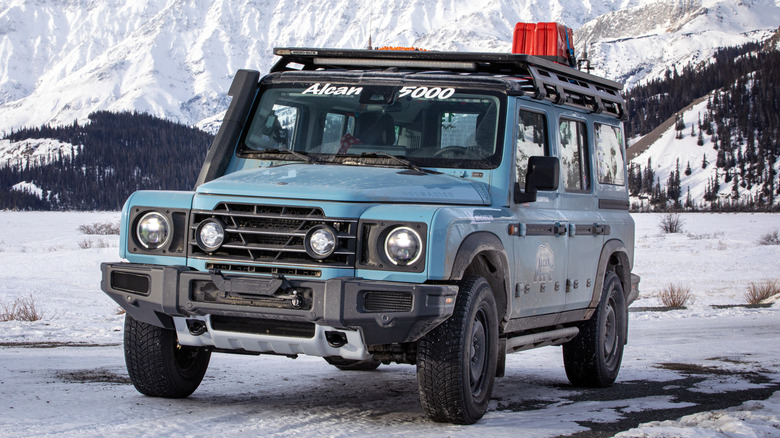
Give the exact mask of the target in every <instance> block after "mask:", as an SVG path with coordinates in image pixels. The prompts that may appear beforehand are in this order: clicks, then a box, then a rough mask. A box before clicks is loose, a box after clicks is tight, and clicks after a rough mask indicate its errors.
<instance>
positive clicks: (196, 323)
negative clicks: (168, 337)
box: [187, 319, 208, 336]
mask: <svg viewBox="0 0 780 438" xmlns="http://www.w3.org/2000/svg"><path fill="white" fill-rule="evenodd" d="M187 330H189V331H190V334H191V335H192V336H200V335H202V334H203V333H206V331H207V330H208V328H207V327H206V323H205V322H204V321H201V320H199V319H188V320H187Z"/></svg>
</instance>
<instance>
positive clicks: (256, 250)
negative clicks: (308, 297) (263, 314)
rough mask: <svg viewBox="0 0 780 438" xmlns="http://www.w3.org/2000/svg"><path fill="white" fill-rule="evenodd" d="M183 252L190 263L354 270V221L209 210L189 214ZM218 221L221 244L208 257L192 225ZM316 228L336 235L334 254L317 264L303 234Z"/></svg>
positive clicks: (277, 209) (288, 211)
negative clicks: (221, 230) (329, 229)
mask: <svg viewBox="0 0 780 438" xmlns="http://www.w3.org/2000/svg"><path fill="white" fill-rule="evenodd" d="M191 218H192V219H191V222H190V236H189V248H190V255H191V256H192V257H195V258H206V259H209V260H219V261H235V262H244V263H246V262H249V263H263V264H287V265H304V266H305V265H309V266H318V267H337V268H343V267H354V266H355V250H356V246H357V238H356V237H357V220H356V219H336V218H328V217H325V214H324V213H323V211H322V209H321V208H318V207H287V206H273V205H254V204H238V203H221V204H219V205H217V206H216V208H214V210H212V211H208V210H195V211H193V214H192V216H191ZM208 218H218V219H220V220H221V221H222V222H224V223H225V225H226V230H225V242H224V243H223V245H222V247H221V248H219V249H218V250H217V251H216V252H214V253H206V252H204V251H203V250H202V249H200V247H198V244H197V241H196V235H195V233H196V232H197V228H198V225H199V224H200V223H201V222H202V221H203V220H205V219H208ZM317 225H328V226H330V227H333V228H334V229H335V230H336V231H337V232H338V236H337V237H338V242H337V246H336V251H334V253H333V254H332V255H331V256H330V257H328V258H326V259H324V260H317V259H315V258H313V257H311V256H309V255H308V254H307V253H306V248H305V247H304V239H305V237H306V233H307V232H308V231H309V230H310V229H311V228H312V227H315V226H317Z"/></svg>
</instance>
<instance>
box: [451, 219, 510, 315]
mask: <svg viewBox="0 0 780 438" xmlns="http://www.w3.org/2000/svg"><path fill="white" fill-rule="evenodd" d="M484 252H490V253H491V254H495V255H496V256H498V257H499V262H500V266H497V269H499V270H501V272H498V273H497V275H500V276H501V279H502V281H503V287H504V291H503V292H504V293H503V296H498V292H499V291H496V290H493V294H494V295H496V300H497V304H498V305H499V309H498V311H499V312H501V311H502V309H503V315H501V318H502V319H503V320H504V321H506V320H507V318H508V316H509V315H511V304H512V299H511V298H512V297H511V293H512V288H511V281H512V277H511V275H510V272H509V268H510V265H509V257H508V256H507V254H506V249H505V248H504V244H503V243H502V242H501V239H499V238H498V236H496V235H495V234H493V233H491V232H488V231H477V232H474V233H472V234H469V235H468V236H467V237H466V238H465V239H463V242H462V243H461V244H460V247H458V252H457V254H456V256H455V261H454V262H453V263H452V269H451V271H450V280H452V281H459V280H461V279H463V276H464V274H465V273H466V269H468V267H469V266H470V265H471V264H472V262H473V261H474V259H475V258H476V257H477V256H478V255H479V254H482V253H484ZM494 279H495V277H493V278H486V280H488V282H489V283H492V282H493V280H494ZM494 289H495V288H494Z"/></svg>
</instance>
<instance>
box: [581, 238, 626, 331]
mask: <svg viewBox="0 0 780 438" xmlns="http://www.w3.org/2000/svg"><path fill="white" fill-rule="evenodd" d="M607 271H613V272H615V274H617V276H618V278H619V279H620V284H621V286H623V295H624V296H625V298H626V303H628V297H629V294H630V293H631V260H630V259H629V257H628V249H627V248H626V246H625V245H624V244H623V242H621V241H620V240H617V239H613V240H610V241H608V242H607V243H605V244H604V246H603V247H602V248H601V255H600V256H599V264H598V267H597V268H596V278H595V280H594V283H593V297H592V298H591V300H590V304H589V305H588V313H587V315H586V319H589V318H590V317H591V316H592V315H593V312H595V311H596V306H598V304H599V300H600V299H601V289H602V288H603V287H604V277H605V276H606V275H607Z"/></svg>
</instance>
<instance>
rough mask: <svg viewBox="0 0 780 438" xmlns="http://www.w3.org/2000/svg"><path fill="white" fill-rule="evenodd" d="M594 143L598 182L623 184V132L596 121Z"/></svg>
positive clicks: (624, 163) (624, 179)
mask: <svg viewBox="0 0 780 438" xmlns="http://www.w3.org/2000/svg"><path fill="white" fill-rule="evenodd" d="M595 143H596V162H597V166H598V173H599V182H600V183H602V184H613V185H620V186H622V185H624V184H625V181H626V175H625V168H626V161H625V157H624V156H623V153H624V148H623V134H622V132H621V130H620V128H617V127H614V126H609V125H603V124H601V123H596V128H595Z"/></svg>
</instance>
